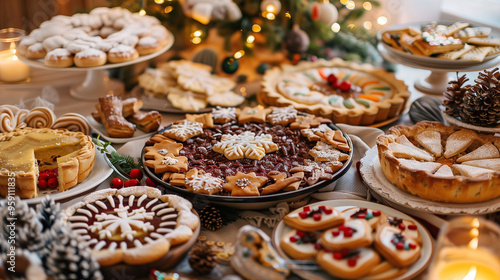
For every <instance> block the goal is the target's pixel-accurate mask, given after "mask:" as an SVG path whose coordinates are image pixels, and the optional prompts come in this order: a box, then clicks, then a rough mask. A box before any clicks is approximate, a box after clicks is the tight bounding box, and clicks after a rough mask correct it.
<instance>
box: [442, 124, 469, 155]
mask: <svg viewBox="0 0 500 280" xmlns="http://www.w3.org/2000/svg"><path fill="white" fill-rule="evenodd" d="M476 137H477V133H475V132H474V131H472V130H468V129H462V130H459V131H456V132H454V133H452V134H451V135H450V136H449V137H448V139H447V140H446V146H445V149H444V157H445V158H450V157H452V156H455V155H458V154H459V153H461V152H463V151H465V150H466V149H467V148H468V147H469V146H470V144H472V142H474V139H475V138H476Z"/></svg>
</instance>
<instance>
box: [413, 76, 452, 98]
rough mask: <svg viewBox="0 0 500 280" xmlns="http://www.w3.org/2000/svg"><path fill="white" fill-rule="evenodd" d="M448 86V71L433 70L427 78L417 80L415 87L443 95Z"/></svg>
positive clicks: (422, 90)
mask: <svg viewBox="0 0 500 280" xmlns="http://www.w3.org/2000/svg"><path fill="white" fill-rule="evenodd" d="M447 87H448V73H447V72H437V71H432V72H431V74H430V75H429V76H428V77H427V78H425V79H422V80H418V81H416V82H415V88H416V89H417V90H419V91H421V92H424V93H428V94H434V95H442V94H443V93H444V92H445V91H446V88H447Z"/></svg>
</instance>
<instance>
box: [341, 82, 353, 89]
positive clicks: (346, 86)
mask: <svg viewBox="0 0 500 280" xmlns="http://www.w3.org/2000/svg"><path fill="white" fill-rule="evenodd" d="M339 88H340V90H341V91H348V90H350V89H351V83H349V82H348V81H343V82H342V83H340V85H339Z"/></svg>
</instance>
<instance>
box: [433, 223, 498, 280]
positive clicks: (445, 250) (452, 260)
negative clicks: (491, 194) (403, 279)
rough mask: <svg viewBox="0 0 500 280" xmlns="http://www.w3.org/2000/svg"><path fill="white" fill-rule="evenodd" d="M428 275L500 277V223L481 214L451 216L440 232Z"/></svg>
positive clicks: (457, 279)
mask: <svg viewBox="0 0 500 280" xmlns="http://www.w3.org/2000/svg"><path fill="white" fill-rule="evenodd" d="M428 279H429V280H498V279H500V226H498V225H497V224H495V223H494V222H492V221H489V220H486V219H483V218H478V217H469V216H465V217H460V218H455V219H453V220H451V221H450V222H449V223H448V224H447V225H446V226H445V227H444V228H443V230H442V232H441V233H440V234H439V237H438V243H437V250H436V253H435V255H434V258H433V261H432V264H431V267H430V269H429V277H428Z"/></svg>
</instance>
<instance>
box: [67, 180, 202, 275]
mask: <svg viewBox="0 0 500 280" xmlns="http://www.w3.org/2000/svg"><path fill="white" fill-rule="evenodd" d="M65 213H66V217H65V219H66V220H67V221H68V222H69V223H70V226H71V228H72V229H73V231H75V232H77V233H78V234H79V235H80V236H82V237H83V239H84V240H85V241H86V242H87V243H88V245H89V246H90V248H91V249H92V253H93V254H94V255H95V256H96V258H97V260H98V261H99V263H100V264H101V265H104V266H109V265H113V264H117V263H119V262H122V261H123V262H125V263H127V264H146V263H150V262H153V261H156V260H158V259H160V258H161V257H163V256H164V255H165V254H167V253H168V252H169V250H170V248H171V246H174V245H177V244H181V243H184V242H186V241H187V240H189V239H190V238H191V236H192V235H193V231H194V229H195V228H196V227H197V226H198V224H199V219H198V216H196V215H195V214H194V213H193V212H192V204H191V203H190V202H189V201H187V200H185V199H184V198H181V197H179V196H176V195H162V194H161V192H160V191H159V190H158V189H155V188H150V187H145V186H138V187H129V188H124V189H120V190H116V189H104V190H100V191H97V192H94V193H92V194H90V195H89V196H87V197H85V198H84V199H83V200H82V202H80V203H77V204H75V205H73V206H71V207H69V208H68V209H66V211H65Z"/></svg>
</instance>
